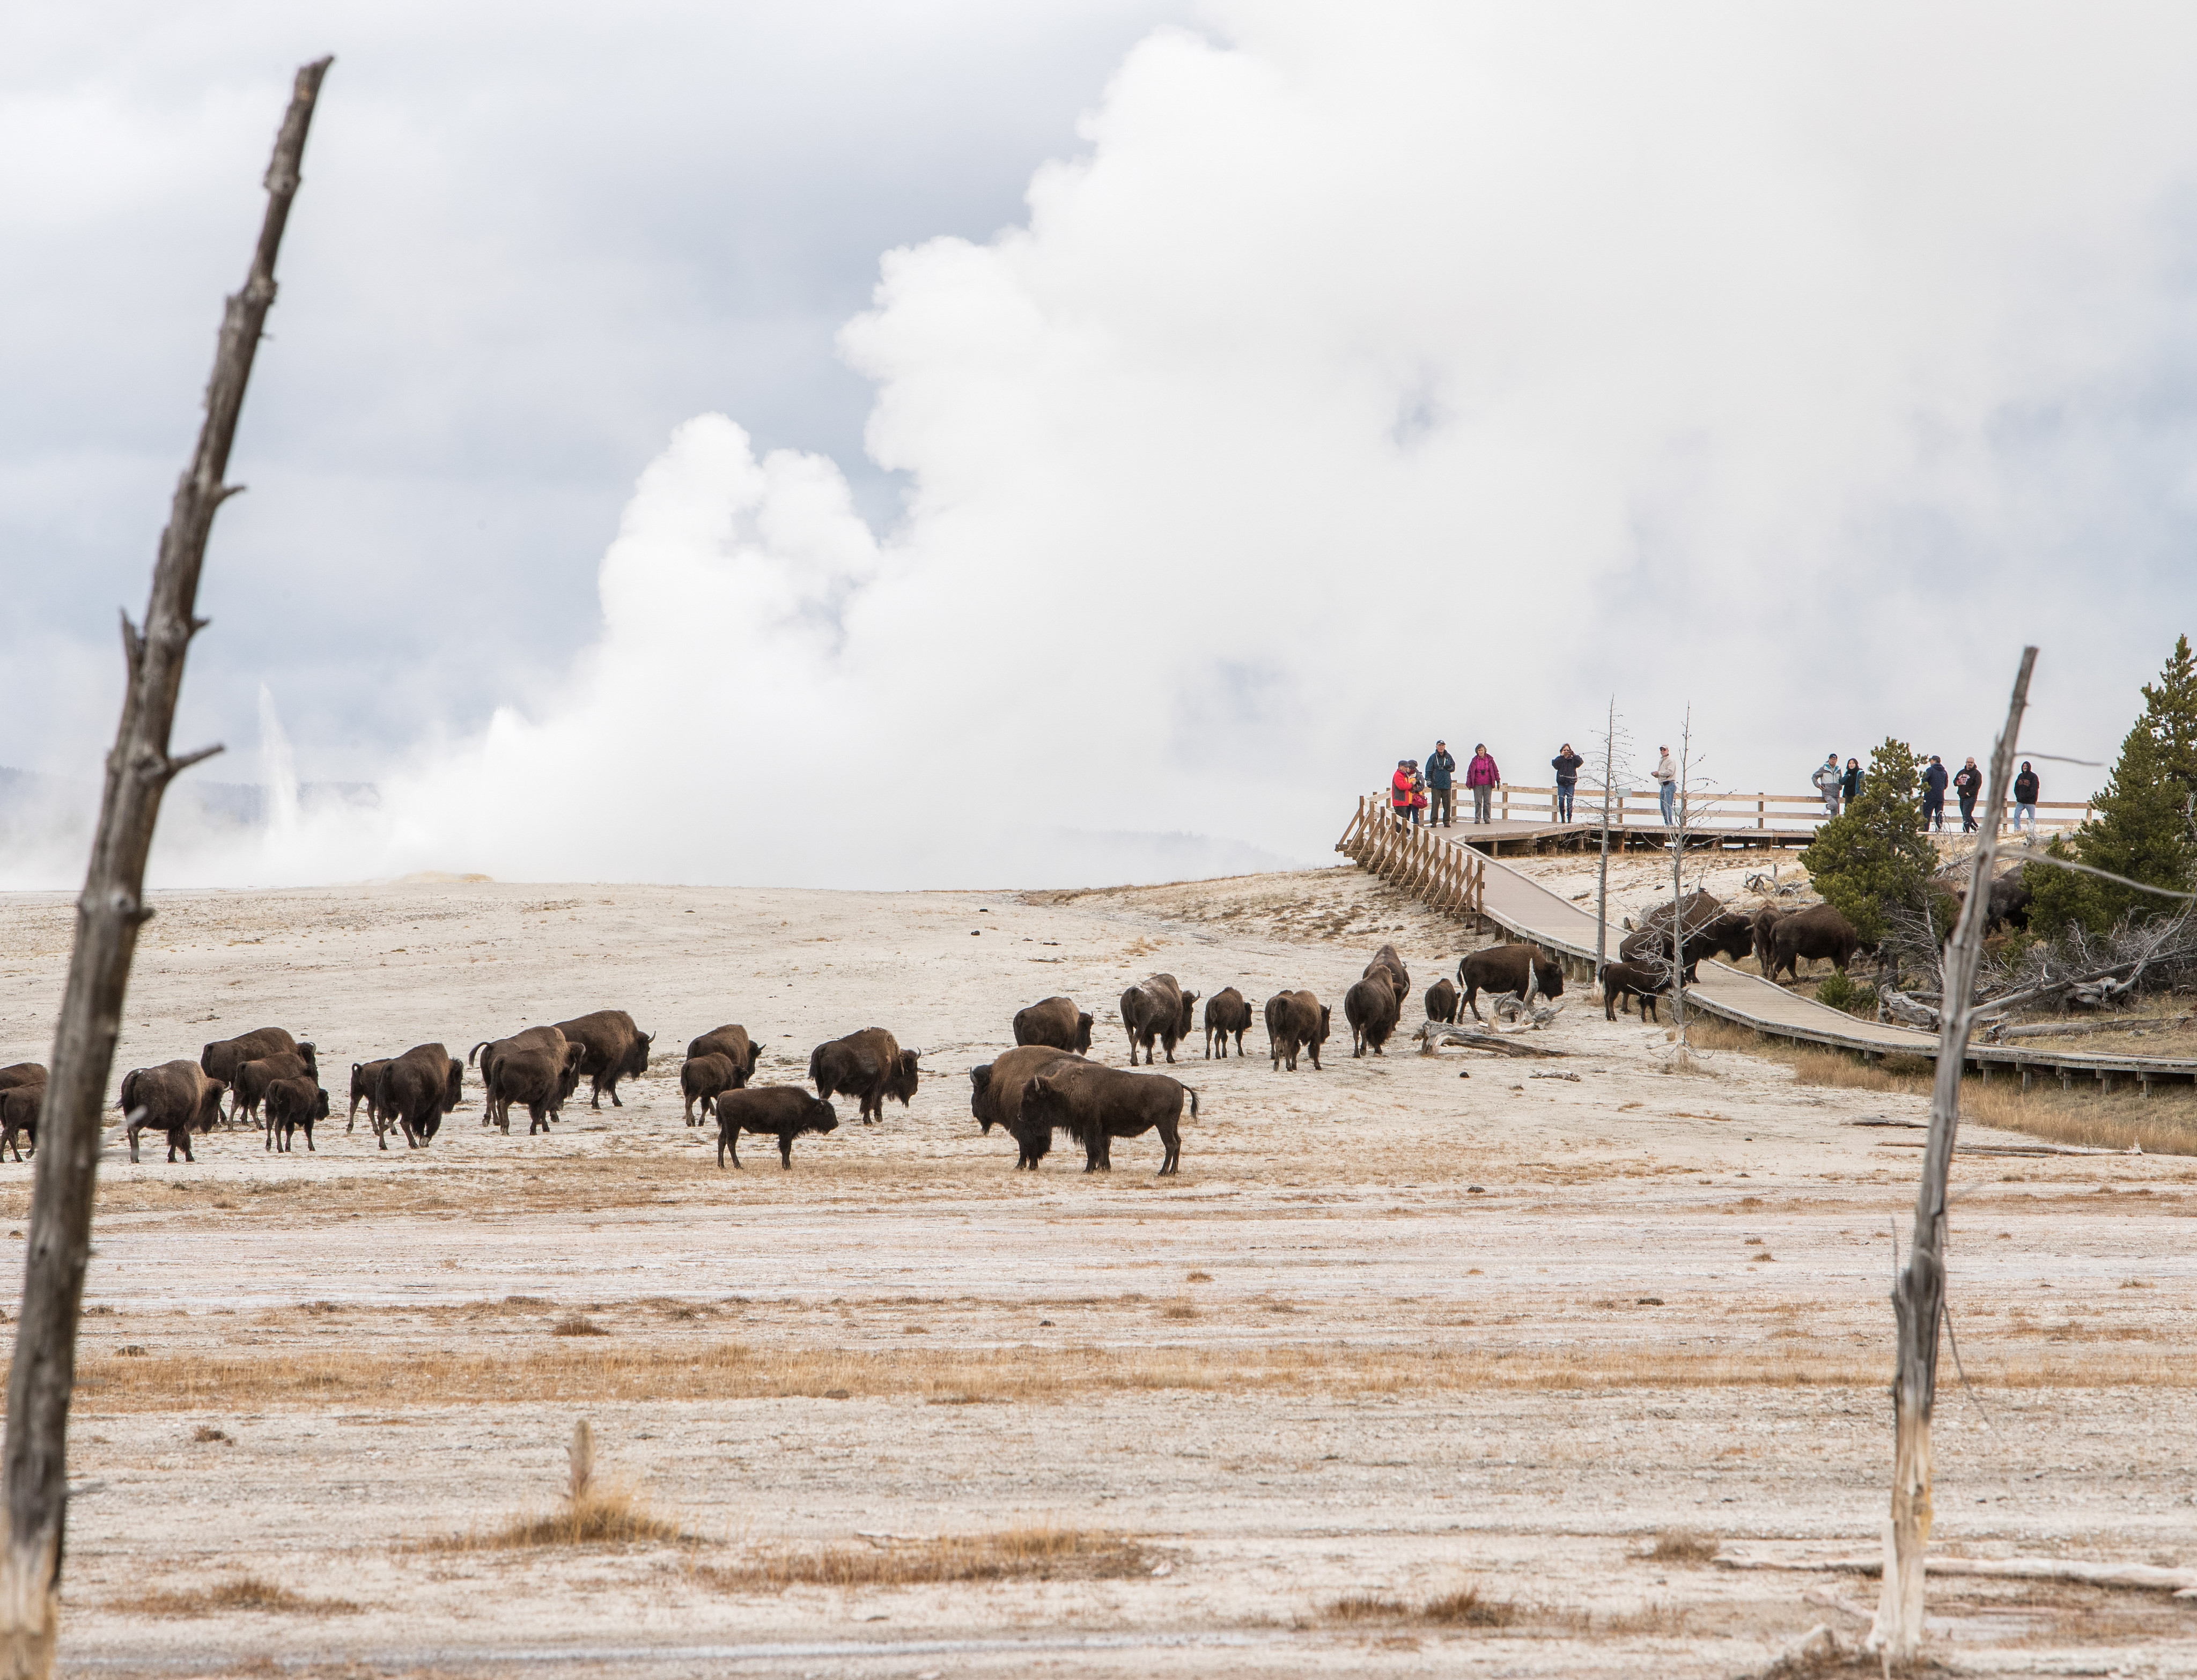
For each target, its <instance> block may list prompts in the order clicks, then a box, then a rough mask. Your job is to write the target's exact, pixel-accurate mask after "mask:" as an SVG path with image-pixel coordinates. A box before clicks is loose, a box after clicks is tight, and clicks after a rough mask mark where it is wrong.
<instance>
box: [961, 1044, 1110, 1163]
mask: <svg viewBox="0 0 2197 1680" xmlns="http://www.w3.org/2000/svg"><path fill="white" fill-rule="evenodd" d="M1081 1060H1082V1058H1081V1057H1079V1056H1077V1055H1075V1053H1074V1052H1073V1051H1065V1050H1059V1049H1056V1048H1055V1047H1054V1046H1052V1045H1049V1044H1028V1045H1017V1046H1016V1047H1015V1048H1014V1049H1012V1050H1010V1051H1006V1052H1005V1053H1004V1054H1002V1055H1000V1057H996V1058H995V1059H994V1060H992V1061H989V1062H986V1063H983V1064H982V1065H981V1066H978V1067H974V1068H971V1069H969V1084H970V1086H971V1089H970V1092H969V1112H970V1113H971V1114H973V1115H976V1116H977V1129H978V1130H979V1131H981V1132H982V1133H983V1134H984V1135H985V1136H986V1137H990V1136H991V1135H992V1128H993V1127H994V1126H997V1127H1002V1128H1004V1129H1005V1130H1006V1133H1008V1134H1009V1135H1010V1136H1011V1137H1012V1138H1014V1139H1015V1141H1016V1142H1017V1143H1018V1144H1022V1148H1021V1150H1020V1151H1019V1152H1018V1153H1017V1156H1016V1157H1015V1170H1016V1171H1017V1173H1019V1172H1021V1171H1022V1170H1023V1168H1024V1167H1028V1168H1029V1169H1030V1170H1031V1171H1032V1172H1035V1171H1036V1170H1037V1160H1038V1158H1037V1156H1033V1155H1032V1154H1031V1153H1030V1152H1029V1144H1027V1143H1024V1142H1023V1138H1022V1134H1021V1133H1020V1132H1019V1131H1018V1130H1017V1127H1018V1126H1019V1123H1020V1121H1021V1119H1022V1112H1023V1091H1024V1090H1025V1089H1026V1088H1027V1087H1028V1086H1029V1082H1030V1080H1033V1079H1035V1077H1036V1076H1037V1075H1039V1074H1041V1073H1043V1072H1044V1071H1045V1070H1046V1069H1048V1068H1051V1067H1053V1066H1056V1065H1064V1064H1067V1063H1075V1062H1080V1061H1081ZM1046 1136H1047V1137H1048V1138H1050V1137H1051V1136H1052V1134H1051V1133H1046ZM1040 1153H1041V1154H1042V1153H1043V1151H1040Z"/></svg>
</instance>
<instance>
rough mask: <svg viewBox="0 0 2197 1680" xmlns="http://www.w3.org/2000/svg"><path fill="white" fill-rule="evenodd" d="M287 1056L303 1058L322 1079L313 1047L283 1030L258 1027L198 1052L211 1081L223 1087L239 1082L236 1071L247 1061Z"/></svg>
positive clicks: (217, 1040)
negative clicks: (301, 1042) (217, 1081)
mask: <svg viewBox="0 0 2197 1680" xmlns="http://www.w3.org/2000/svg"><path fill="white" fill-rule="evenodd" d="M285 1053H287V1054H289V1055H292V1056H302V1057H304V1058H305V1066H306V1067H307V1068H308V1069H310V1070H311V1072H312V1075H313V1077H314V1078H315V1079H318V1078H319V1077H320V1076H321V1065H320V1063H319V1062H318V1061H317V1060H316V1058H315V1056H314V1051H313V1046H311V1045H310V1044H299V1042H298V1041H297V1040H295V1039H293V1038H292V1037H291V1036H290V1034H288V1033H287V1032H285V1031H284V1030H283V1029H282V1028H280V1027H257V1028H253V1029H252V1031H251V1032H248V1033H240V1034H238V1035H237V1036H236V1037H235V1038H233V1039H216V1040H214V1041H213V1042H212V1044H210V1045H208V1046H206V1048H205V1049H204V1050H202V1051H200V1052H199V1068H200V1071H201V1072H203V1073H204V1074H205V1075H206V1077H207V1078H208V1079H217V1080H220V1081H221V1082H222V1083H223V1085H234V1084H235V1083H236V1070H237V1069H239V1068H241V1067H242V1066H243V1065H244V1064H245V1063H246V1062H257V1061H258V1059H259V1058H260V1057H263V1056H281V1055H283V1054H285Z"/></svg>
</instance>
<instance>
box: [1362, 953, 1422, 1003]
mask: <svg viewBox="0 0 2197 1680" xmlns="http://www.w3.org/2000/svg"><path fill="white" fill-rule="evenodd" d="M1376 969H1382V970H1386V971H1387V973H1388V989H1389V990H1390V991H1392V992H1394V994H1396V1004H1397V1007H1399V1008H1401V1007H1402V1006H1403V1002H1404V999H1406V998H1408V997H1410V996H1411V995H1412V971H1411V970H1409V969H1407V968H1406V967H1405V966H1404V959H1402V958H1401V957H1400V956H1398V955H1397V954H1396V947H1394V946H1393V945H1383V947H1381V948H1380V949H1379V950H1378V951H1376V952H1375V953H1373V960H1372V961H1371V962H1370V963H1368V964H1366V965H1365V973H1364V974H1362V975H1360V976H1359V979H1361V980H1371V978H1372V977H1373V971H1374V970H1376Z"/></svg>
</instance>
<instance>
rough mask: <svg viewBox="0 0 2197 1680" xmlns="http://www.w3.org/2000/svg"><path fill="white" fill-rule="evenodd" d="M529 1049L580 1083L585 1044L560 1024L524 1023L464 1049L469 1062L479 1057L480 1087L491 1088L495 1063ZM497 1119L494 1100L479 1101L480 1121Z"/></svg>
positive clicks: (560, 1103) (561, 1103)
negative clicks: (507, 1033) (506, 1034)
mask: <svg viewBox="0 0 2197 1680" xmlns="http://www.w3.org/2000/svg"><path fill="white" fill-rule="evenodd" d="M530 1050H539V1051H542V1052H543V1053H545V1054H546V1055H548V1057H549V1058H550V1060H552V1061H553V1062H554V1063H557V1065H558V1066H559V1067H560V1068H562V1069H565V1070H566V1071H568V1072H570V1073H571V1076H572V1083H573V1084H574V1085H575V1086H577V1084H578V1083H579V1079H580V1063H582V1062H583V1061H584V1060H585V1059H586V1058H587V1054H588V1047H587V1046H586V1045H584V1044H582V1043H580V1042H578V1041H577V1040H572V1039H568V1038H566V1037H565V1033H564V1029H563V1028H559V1027H527V1028H523V1029H521V1030H520V1031H519V1032H516V1033H513V1034H512V1035H511V1036H510V1037H509V1038H507V1039H488V1040H483V1041H482V1042H481V1043H479V1044H477V1045H475V1046H473V1047H472V1049H471V1050H469V1051H467V1052H466V1060H467V1061H468V1062H472V1061H474V1060H475V1059H476V1058H478V1064H479V1067H480V1075H481V1088H482V1090H484V1091H493V1090H494V1089H495V1088H496V1063H498V1062H499V1061H501V1059H502V1058H503V1057H507V1056H511V1055H515V1054H517V1053H519V1052H520V1051H530ZM567 1094H568V1095H569V1094H570V1093H569V1092H568V1093H567ZM557 1106H558V1108H559V1109H560V1110H561V1109H563V1107H564V1099H563V1098H559V1099H558V1104H557ZM553 1117H554V1118H555V1119H559V1120H561V1119H563V1118H564V1115H563V1114H562V1113H561V1112H560V1113H558V1114H556V1115H554V1116H553ZM481 1124H482V1125H483V1126H494V1125H495V1124H496V1104H494V1102H493V1101H484V1103H483V1104H481ZM507 1129H508V1127H507Z"/></svg>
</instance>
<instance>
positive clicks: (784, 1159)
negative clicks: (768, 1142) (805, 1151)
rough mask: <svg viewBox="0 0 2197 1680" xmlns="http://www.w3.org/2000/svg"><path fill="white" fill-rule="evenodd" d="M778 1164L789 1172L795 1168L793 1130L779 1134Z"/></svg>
mask: <svg viewBox="0 0 2197 1680" xmlns="http://www.w3.org/2000/svg"><path fill="white" fill-rule="evenodd" d="M778 1164H779V1165H780V1166H781V1167H784V1168H785V1170H786V1171H787V1172H789V1173H791V1171H792V1170H793V1133H791V1132H781V1133H779V1134H778Z"/></svg>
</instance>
